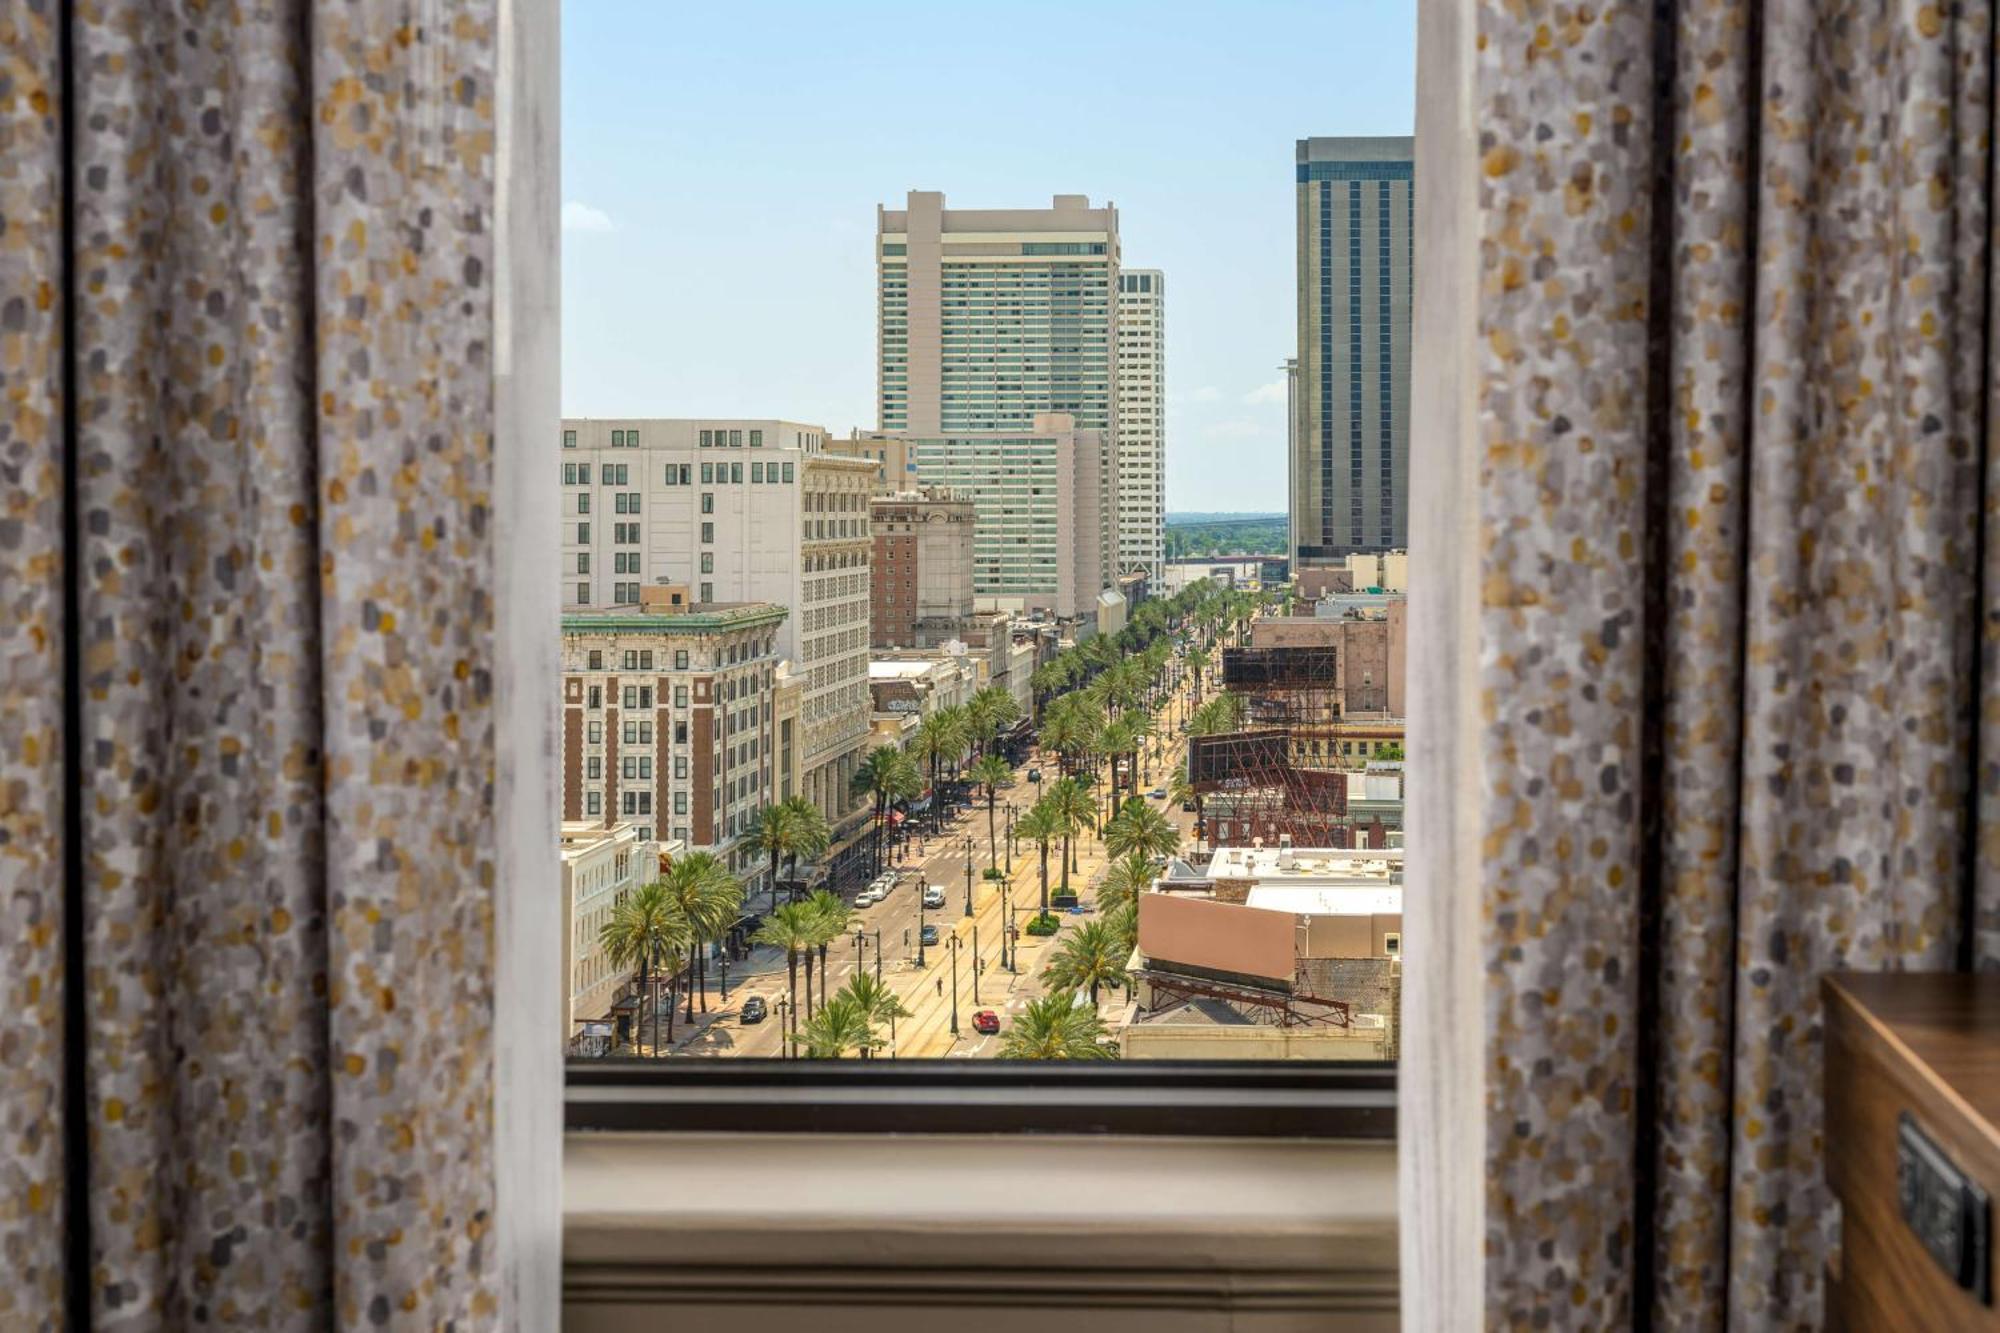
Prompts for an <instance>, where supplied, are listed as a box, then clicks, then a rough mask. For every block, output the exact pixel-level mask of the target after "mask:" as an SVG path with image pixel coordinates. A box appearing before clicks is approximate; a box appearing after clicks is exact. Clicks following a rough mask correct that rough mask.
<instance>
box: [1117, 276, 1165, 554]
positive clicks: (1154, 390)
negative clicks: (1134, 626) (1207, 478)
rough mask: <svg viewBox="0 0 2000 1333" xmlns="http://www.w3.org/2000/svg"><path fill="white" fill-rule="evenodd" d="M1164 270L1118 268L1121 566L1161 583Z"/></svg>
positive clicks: (1163, 461)
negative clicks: (1138, 571)
mask: <svg viewBox="0 0 2000 1333" xmlns="http://www.w3.org/2000/svg"><path fill="white" fill-rule="evenodd" d="M1166 312H1167V278H1166V275H1165V274H1164V273H1162V272H1160V270H1158V269H1156V268H1128V269H1125V270H1123V271H1121V272H1120V273H1119V275H1118V568H1119V569H1120V570H1121V571H1129V570H1134V569H1142V570H1144V571H1145V572H1146V574H1147V576H1148V577H1149V578H1150V579H1151V580H1152V582H1153V585H1154V586H1155V587H1157V586H1159V583H1160V578H1161V575H1162V574H1163V572H1164V570H1163V562H1164V560H1165V558H1166V551H1165V549H1164V545H1163V542H1164V535H1163V533H1162V531H1161V528H1162V525H1163V523H1164V521H1165V518H1166V513H1165V511H1166V502H1167V479H1166V471H1165V467H1166V448H1167V397H1166V395H1167V313H1166Z"/></svg>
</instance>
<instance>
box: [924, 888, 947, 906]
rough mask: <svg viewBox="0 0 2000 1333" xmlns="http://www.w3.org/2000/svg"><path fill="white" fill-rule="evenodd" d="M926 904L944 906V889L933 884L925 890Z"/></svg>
mask: <svg viewBox="0 0 2000 1333" xmlns="http://www.w3.org/2000/svg"><path fill="white" fill-rule="evenodd" d="M924 906H925V907H929V908H932V909H936V908H939V907H943V906H944V890H943V889H941V888H939V887H938V886H937V885H935V884H933V885H931V886H930V887H929V888H927V889H925V890H924Z"/></svg>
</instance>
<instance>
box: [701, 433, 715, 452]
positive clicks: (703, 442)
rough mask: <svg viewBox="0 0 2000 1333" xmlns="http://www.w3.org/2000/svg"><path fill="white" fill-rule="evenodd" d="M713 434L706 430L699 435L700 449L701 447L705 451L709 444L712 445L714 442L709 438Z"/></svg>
mask: <svg viewBox="0 0 2000 1333" xmlns="http://www.w3.org/2000/svg"><path fill="white" fill-rule="evenodd" d="M714 434H715V432H714V431H708V430H705V431H703V432H702V433H701V447H702V448H704V449H706V448H708V447H709V445H711V444H713V443H714V441H713V440H712V439H711V438H710V437H711V436H713V435H714Z"/></svg>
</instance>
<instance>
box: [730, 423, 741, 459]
mask: <svg viewBox="0 0 2000 1333" xmlns="http://www.w3.org/2000/svg"><path fill="white" fill-rule="evenodd" d="M729 447H730V448H731V449H741V448H742V447H743V432H742V431H740V430H732V431H730V432H729ZM738 466H739V467H740V466H742V465H741V464H738Z"/></svg>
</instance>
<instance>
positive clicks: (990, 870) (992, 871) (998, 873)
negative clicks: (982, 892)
mask: <svg viewBox="0 0 2000 1333" xmlns="http://www.w3.org/2000/svg"><path fill="white" fill-rule="evenodd" d="M984 874H985V876H986V878H988V879H1005V878H1007V872H1006V871H1004V870H1002V869H1001V868H1000V867H999V866H988V867H986V869H985V871H984Z"/></svg>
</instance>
